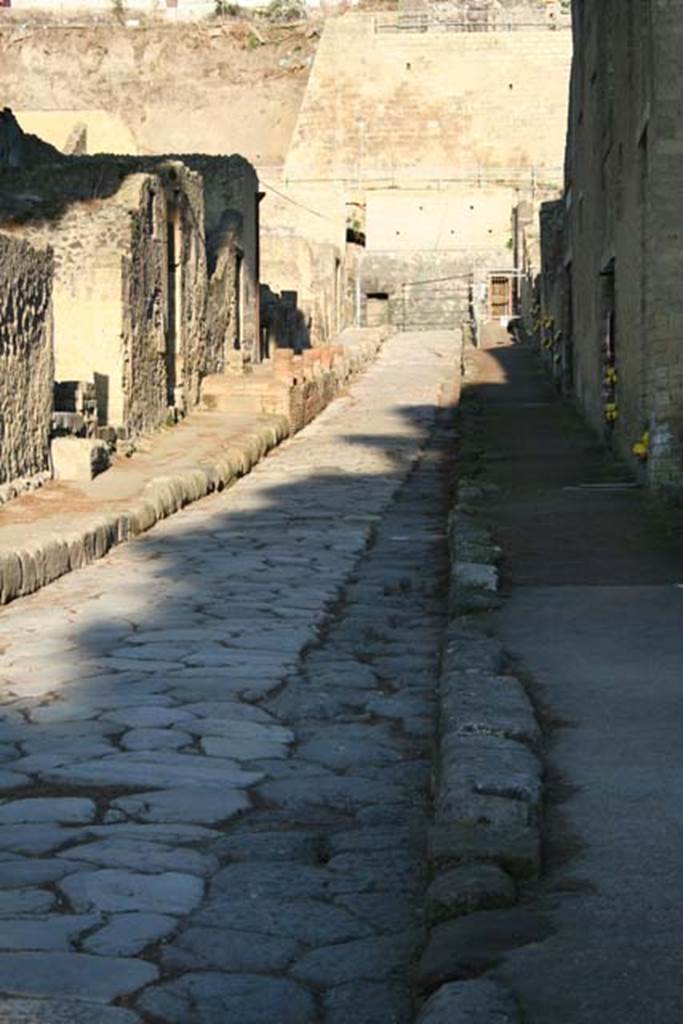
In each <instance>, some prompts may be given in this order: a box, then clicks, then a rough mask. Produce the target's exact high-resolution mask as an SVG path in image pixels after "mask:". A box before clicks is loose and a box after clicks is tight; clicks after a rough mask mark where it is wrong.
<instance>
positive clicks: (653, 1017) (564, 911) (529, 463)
mask: <svg viewBox="0 0 683 1024" xmlns="http://www.w3.org/2000/svg"><path fill="white" fill-rule="evenodd" d="M487 346H488V347H487V348H486V349H484V350H480V351H478V352H476V353H475V354H474V356H473V361H474V371H475V374H476V376H475V379H474V381H473V383H472V386H471V390H470V391H469V398H470V400H471V401H472V402H473V404H474V408H475V410H476V414H475V416H474V417H473V420H472V423H473V428H474V434H473V439H476V440H474V443H475V444H476V446H477V447H478V449H479V451H480V452H481V453H483V454H482V457H481V461H480V465H481V468H482V470H483V476H482V479H485V480H487V481H489V482H490V483H493V484H497V485H498V486H499V487H500V488H501V490H500V493H499V494H498V495H497V496H494V497H493V498H492V499H491V503H490V508H489V515H490V519H491V523H492V526H493V528H494V532H495V534H496V538H497V540H498V542H499V543H500V545H501V546H502V548H503V550H504V553H505V561H504V566H503V573H504V577H503V578H504V589H505V601H504V604H503V607H502V609H501V611H499V612H498V613H495V614H494V615H493V617H492V621H491V622H490V626H491V628H492V629H494V630H495V632H496V634H497V635H498V636H499V638H500V640H501V641H502V642H503V644H504V646H505V648H506V650H507V653H508V656H509V657H511V658H512V659H513V662H514V665H515V669H516V671H517V674H518V675H520V676H521V678H523V679H525V681H526V683H527V685H528V687H529V689H530V691H531V693H532V695H533V696H534V698H535V700H536V702H537V708H538V709H539V711H540V715H541V719H542V722H543V723H544V724H545V727H546V766H545V767H546V809H545V828H546V835H545V847H544V859H545V864H544V877H543V880H542V882H541V883H540V884H539V885H538V886H536V887H531V889H530V891H528V892H527V893H526V894H525V898H526V902H527V905H531V906H533V908H534V909H535V910H537V911H538V912H539V913H540V914H542V915H544V916H545V917H546V918H547V921H548V924H549V926H550V927H551V928H552V930H553V932H554V934H552V935H551V937H549V938H547V939H546V940H545V941H542V942H539V943H533V944H530V945H528V946H524V947H521V948H518V949H516V950H514V951H512V952H510V953H509V955H508V956H507V958H506V959H505V961H504V963H502V964H501V963H499V964H498V966H497V967H496V968H495V969H494V972H493V973H494V974H495V975H497V976H500V977H502V978H504V979H505V980H507V981H508V982H509V983H510V984H511V986H512V987H513V989H514V990H515V991H516V993H517V995H518V997H519V998H520V1000H521V1004H522V1010H523V1019H524V1021H525V1022H528V1024H596V1022H598V1021H605V1022H613V1021H614V1022H616V1021H619V1024H643V1022H644V1021H657V1022H662V1024H664V1022H667V1024H673V1022H674V1021H678V1020H680V982H679V970H678V961H679V954H678V941H677V936H678V935H679V933H680V930H681V926H682V923H683V910H682V907H683V898H682V897H683V883H682V882H681V874H680V863H679V862H680V842H681V838H682V836H683V810H682V808H683V790H682V785H683V782H682V780H683V753H682V752H681V744H680V739H679V732H680V728H679V723H680V718H681V714H682V712H683V706H682V702H683V697H682V695H681V688H680V682H681V664H682V662H683V629H681V623H682V621H683V545H682V544H681V532H680V517H679V518H678V520H676V519H675V518H674V514H673V513H671V514H670V515H669V516H667V515H666V514H665V513H664V511H663V509H662V508H661V506H660V507H659V509H658V508H657V506H656V505H654V504H653V503H652V502H651V499H648V497H647V496H646V493H645V492H644V491H643V490H642V489H638V488H635V487H634V486H633V483H632V479H631V478H630V477H629V475H628V474H626V473H625V471H624V469H623V467H622V466H620V465H619V464H618V463H617V462H616V461H614V460H613V459H611V457H609V456H608V454H607V453H606V450H605V448H604V446H603V445H601V444H600V442H599V441H598V439H597V438H596V437H595V435H594V434H592V433H591V432H590V431H589V430H588V429H587V428H586V426H585V425H584V424H583V423H582V421H581V420H580V419H579V417H578V415H577V413H576V411H575V409H574V407H573V406H572V405H571V404H570V403H569V402H568V401H566V400H563V399H560V398H558V396H557V394H556V392H555V390H554V388H553V386H552V384H551V383H550V382H549V381H548V379H547V377H546V375H545V374H544V372H543V370H542V369H541V367H540V364H539V361H538V356H537V355H533V354H532V352H531V350H530V349H528V348H525V347H523V346H519V345H514V344H512V343H511V341H510V338H509V336H508V335H507V332H505V331H502V330H501V331H499V332H497V333H496V332H490V333H489V336H488V339H487ZM676 526H677V527H678V528H677V529H676Z"/></svg>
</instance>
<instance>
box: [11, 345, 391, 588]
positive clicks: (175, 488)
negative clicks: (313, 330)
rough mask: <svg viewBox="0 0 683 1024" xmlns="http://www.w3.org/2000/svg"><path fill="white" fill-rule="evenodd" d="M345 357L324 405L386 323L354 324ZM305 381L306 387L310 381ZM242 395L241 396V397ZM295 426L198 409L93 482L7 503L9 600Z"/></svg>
mask: <svg viewBox="0 0 683 1024" xmlns="http://www.w3.org/2000/svg"><path fill="white" fill-rule="evenodd" d="M339 340H340V343H341V344H343V346H344V355H343V358H342V359H340V360H337V361H336V362H335V364H334V365H333V366H332V367H331V368H330V369H328V370H327V371H325V372H321V373H320V374H319V376H318V377H316V380H315V381H310V382H308V381H307V383H306V384H305V387H306V389H307V393H308V391H310V390H311V388H313V389H314V390H315V389H316V387H317V402H316V403H315V405H316V408H317V407H318V406H322V405H324V404H325V402H326V401H327V400H329V398H330V397H331V396H333V395H335V394H338V393H339V392H340V390H341V389H342V388H343V387H344V386H345V384H346V383H347V382H348V381H349V379H350V378H351V377H352V376H353V375H354V374H356V373H358V372H361V371H362V370H363V369H364V368H365V367H367V366H368V365H369V364H370V362H371V361H372V359H373V358H374V357H375V355H376V354H377V351H378V348H379V344H380V339H379V333H378V332H377V331H373V330H367V331H364V330H349V331H346V332H345V333H344V334H343V335H342V336H341V337H340V339H339ZM300 390H301V388H300ZM236 404H237V402H236ZM292 432H293V428H292V425H291V424H290V422H289V420H288V418H287V417H286V416H285V415H264V414H260V413H257V412H244V411H242V412H208V411H198V412H194V413H191V414H190V415H189V416H188V417H187V418H186V419H185V420H183V421H182V422H181V423H179V424H178V425H177V426H175V427H173V428H172V429H170V430H166V431H159V432H158V433H156V434H154V435H152V436H149V437H147V438H144V439H143V440H142V441H141V442H140V444H139V449H138V451H136V452H135V454H134V455H133V456H131V457H130V458H127V457H126V456H124V455H117V456H116V457H115V459H114V462H113V465H112V467H111V468H110V469H109V470H107V472H105V473H103V474H101V475H100V476H97V477H95V479H94V480H92V481H90V482H88V483H72V482H68V483H67V482H64V481H54V480H53V481H50V482H49V483H48V484H46V485H45V486H44V487H42V488H41V489H39V490H36V491H32V492H31V493H29V494H25V495H22V496H21V497H19V498H16V499H15V500H14V501H12V502H10V503H8V504H7V505H4V506H2V507H1V508H0V604H7V602H8V601H11V600H13V599H14V598H16V597H22V596H25V595H26V594H30V593H32V592H34V591H36V590H39V589H40V588H41V587H43V586H45V585H46V584H48V583H51V582H52V581H53V580H55V579H57V578H58V577H60V576H63V575H64V574H65V573H67V572H71V571H72V570H74V569H80V568H82V566H84V565H87V564H88V563H90V562H92V561H94V560H95V559H97V558H101V557H102V555H104V554H106V552H107V551H109V549H110V548H112V547H114V546H115V545H117V544H121V543H123V542H124V541H126V540H129V539H130V538H132V537H135V536H137V535H138V534H140V533H144V532H145V531H146V530H149V529H150V527H152V526H153V525H154V524H155V523H157V522H158V521H159V520H160V519H165V518H166V517H167V516H169V515H172V514H173V513H174V512H177V511H178V510H179V509H181V508H183V507H184V506H185V505H188V504H190V503H191V502H193V501H197V500H198V499H199V498H203V497H205V496H206V495H207V494H211V493H212V492H214V491H220V490H223V489H224V488H225V487H229V486H231V485H232V484H233V483H234V482H235V481H236V480H237V479H239V477H241V476H244V475H245V474H246V473H248V472H249V471H250V470H251V469H252V468H253V466H254V465H256V463H257V462H259V461H260V459H262V458H263V456H264V455H266V454H267V452H268V451H270V449H271V448H273V447H275V446H276V445H278V444H279V443H280V442H281V441H283V440H284V439H285V438H286V437H288V436H289V435H290V433H292Z"/></svg>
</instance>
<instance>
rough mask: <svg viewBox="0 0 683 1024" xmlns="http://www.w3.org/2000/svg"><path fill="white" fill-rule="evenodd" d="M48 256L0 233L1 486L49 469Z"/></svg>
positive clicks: (50, 389)
mask: <svg viewBox="0 0 683 1024" xmlns="http://www.w3.org/2000/svg"><path fill="white" fill-rule="evenodd" d="M51 277H52V256H51V254H50V253H47V252H43V253H39V252H36V251H35V250H34V249H32V248H31V247H30V246H29V245H27V244H26V243H24V242H20V241H16V240H14V239H10V238H4V237H2V236H1V235H0V484H5V483H8V482H10V481H13V480H15V479H17V478H20V477H31V476H34V475H36V474H38V473H41V472H44V471H45V470H47V468H48V450H49V445H48V439H49V432H50V419H51V414H52V379H53V365H52V337H51V332H52V313H51V306H50V282H51Z"/></svg>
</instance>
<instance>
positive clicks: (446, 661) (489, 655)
mask: <svg viewBox="0 0 683 1024" xmlns="http://www.w3.org/2000/svg"><path fill="white" fill-rule="evenodd" d="M504 663H505V657H504V653H503V647H502V644H500V643H499V642H498V641H497V640H494V639H492V638H491V637H487V636H486V635H485V634H484V633H482V632H481V631H480V630H477V629H472V628H468V627H467V626H465V625H464V623H463V622H462V621H460V622H459V621H454V622H451V623H450V624H449V626H448V631H447V633H446V643H445V646H444V652H443V666H444V672H446V673H450V672H452V671H454V672H483V673H486V674H489V675H493V676H496V675H500V673H501V672H502V670H503V666H504Z"/></svg>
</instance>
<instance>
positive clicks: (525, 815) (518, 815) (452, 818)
mask: <svg viewBox="0 0 683 1024" xmlns="http://www.w3.org/2000/svg"><path fill="white" fill-rule="evenodd" d="M437 816H438V820H439V821H443V822H453V823H460V824H463V825H467V824H469V825H492V826H494V827H495V828H512V829H515V828H519V827H522V828H527V827H528V826H530V825H534V826H535V825H536V824H537V822H538V815H537V814H536V812H535V810H534V809H533V808H532V807H531V806H530V805H529V804H528V803H525V802H524V801H523V800H515V799H513V798H512V797H504V796H492V795H490V794H483V793H472V792H468V793H457V792H452V793H451V794H450V796H448V798H447V799H444V801H443V803H442V804H441V805H440V806H439V807H438V808H437Z"/></svg>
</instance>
